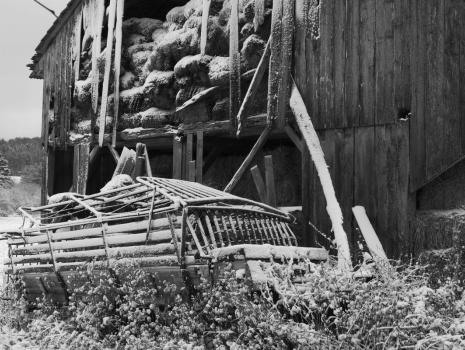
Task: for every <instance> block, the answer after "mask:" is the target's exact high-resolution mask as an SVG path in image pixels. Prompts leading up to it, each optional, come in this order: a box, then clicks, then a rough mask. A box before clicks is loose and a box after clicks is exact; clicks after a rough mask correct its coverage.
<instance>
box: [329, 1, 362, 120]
mask: <svg viewBox="0 0 465 350" xmlns="http://www.w3.org/2000/svg"><path fill="white" fill-rule="evenodd" d="M357 5H358V4H355V5H354V4H353V3H352V1H351V2H349V3H348V6H349V7H351V6H357ZM346 25H347V18H346V1H335V2H334V23H333V26H334V125H335V126H336V127H338V128H342V127H347V126H348V125H352V123H351V122H349V120H348V115H347V113H346V108H345V103H344V96H345V68H346V67H345V66H346V59H347V58H346V45H345V42H346V39H347V41H349V42H350V37H348V38H346V35H347V34H346V30H347V28H346ZM357 90H358V89H357Z"/></svg>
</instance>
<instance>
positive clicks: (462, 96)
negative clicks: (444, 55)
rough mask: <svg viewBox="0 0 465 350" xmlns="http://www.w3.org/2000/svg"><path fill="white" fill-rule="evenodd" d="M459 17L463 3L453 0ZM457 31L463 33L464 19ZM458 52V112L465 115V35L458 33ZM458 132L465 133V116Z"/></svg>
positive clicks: (463, 13) (464, 143)
mask: <svg viewBox="0 0 465 350" xmlns="http://www.w3.org/2000/svg"><path fill="white" fill-rule="evenodd" d="M454 4H455V6H456V8H457V11H458V16H459V18H465V4H464V3H463V2H462V1H459V0H458V1H455V2H454ZM457 32H458V33H465V21H463V20H461V21H460V25H459V27H458V29H457ZM459 40H460V52H459V62H460V65H459V74H458V79H459V86H460V90H459V101H460V102H459V114H460V115H461V116H464V115H465V35H463V34H462V35H460V39H459ZM460 120H461V123H460V132H461V135H465V118H463V117H462V118H461V119H460ZM462 154H465V137H462Z"/></svg>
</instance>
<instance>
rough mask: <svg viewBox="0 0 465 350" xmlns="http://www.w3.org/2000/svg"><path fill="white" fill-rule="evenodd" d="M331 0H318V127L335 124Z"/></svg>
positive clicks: (333, 5) (332, 9) (333, 10)
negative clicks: (319, 43)
mask: <svg viewBox="0 0 465 350" xmlns="http://www.w3.org/2000/svg"><path fill="white" fill-rule="evenodd" d="M335 3H336V1H333V0H321V1H320V42H321V58H320V80H319V89H320V98H319V102H320V113H321V118H322V119H321V120H320V122H321V124H320V125H319V126H320V127H323V128H331V127H334V125H335V120H334V119H335V115H334V112H335V108H334V40H335V33H334V13H335Z"/></svg>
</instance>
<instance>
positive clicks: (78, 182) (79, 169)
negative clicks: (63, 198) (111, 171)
mask: <svg viewBox="0 0 465 350" xmlns="http://www.w3.org/2000/svg"><path fill="white" fill-rule="evenodd" d="M89 151H90V144H89V143H83V144H79V145H76V146H74V168H73V189H74V192H76V193H79V194H86V189H87V178H88V176H89Z"/></svg>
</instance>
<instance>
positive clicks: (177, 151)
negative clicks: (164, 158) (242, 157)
mask: <svg viewBox="0 0 465 350" xmlns="http://www.w3.org/2000/svg"><path fill="white" fill-rule="evenodd" d="M181 177H182V142H181V139H180V138H179V137H174V138H173V179H179V180H180V179H181Z"/></svg>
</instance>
